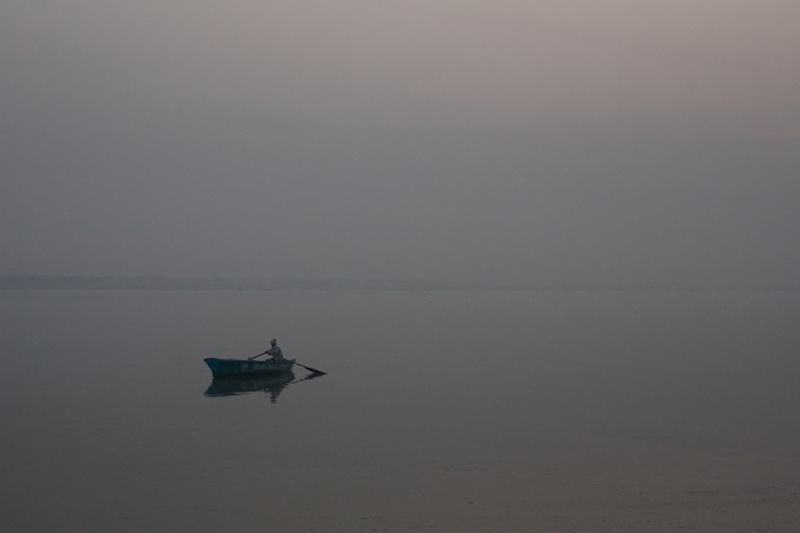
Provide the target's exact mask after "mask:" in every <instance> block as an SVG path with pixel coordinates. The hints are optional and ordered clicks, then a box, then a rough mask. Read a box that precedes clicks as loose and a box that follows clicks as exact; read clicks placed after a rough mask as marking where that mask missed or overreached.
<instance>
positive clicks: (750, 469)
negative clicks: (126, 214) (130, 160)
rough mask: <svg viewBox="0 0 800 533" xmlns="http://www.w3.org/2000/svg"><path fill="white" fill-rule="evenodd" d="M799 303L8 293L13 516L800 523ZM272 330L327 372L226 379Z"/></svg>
mask: <svg viewBox="0 0 800 533" xmlns="http://www.w3.org/2000/svg"><path fill="white" fill-rule="evenodd" d="M798 324H800V294H798V293H796V292H658V291H654V292H646V291H644V292H602V291H598V292H591V291H583V292H581V291H574V292H558V291H539V292H537V291H532V292H503V291H498V292H477V291H462V292H459V291H454V292H448V291H432V292H422V291H419V292H415V291H408V292H403V291H275V292H257V291H253V292H249V291H242V292H233V291H230V292H228V291H209V292H202V291H188V292H179V291H153V292H146V291H130V292H126V291H64V292H58V291H41V292H37V291H28V292H25V291H19V292H14V291H6V292H0V362H2V367H3V372H2V373H0V424H2V428H3V432H2V436H0V469H1V471H2V472H3V475H2V476H0V512H1V513H2V516H3V522H4V524H5V526H4V530H5V531H20V532H21V531H46V530H57V531H82V532H83V531H145V530H150V531H193V532H203V531H264V530H274V529H278V528H280V529H282V530H284V531H410V530H414V531H454V532H455V531H531V530H535V531H597V530H601V529H612V530H621V529H628V528H632V529H633V530H648V531H662V530H663V531H672V530H677V529H679V528H681V527H683V528H688V529H695V530H698V529H702V530H706V531H712V530H719V531H752V530H755V529H759V528H760V529H767V530H773V531H796V530H797V528H798V526H800V497H798V489H800V444H798V443H800V393H798V387H797V382H798V377H799V376H800V359H799V358H798V354H800V328H798V327H797V326H798ZM271 337H277V338H278V341H279V344H280V345H281V347H282V348H283V351H284V353H285V354H286V355H287V356H288V357H291V358H297V360H298V361H299V362H302V363H305V364H307V365H310V366H312V367H317V368H321V369H323V370H325V371H327V372H328V375H326V376H323V377H321V378H318V379H313V380H305V381H301V380H302V379H303V378H304V377H306V376H307V375H308V373H307V372H305V371H304V370H302V369H296V370H295V379H294V380H290V381H287V382H286V383H280V384H275V383H273V384H271V385H270V384H268V383H261V384H259V383H248V384H245V385H244V386H243V388H242V389H241V390H238V391H236V390H233V391H232V390H229V389H224V390H223V391H222V392H223V394H216V393H215V391H216V392H219V387H217V388H216V389H214V388H213V387H212V386H213V385H214V384H213V382H212V379H211V375H210V372H209V371H208V369H207V368H206V367H205V365H204V364H203V361H202V360H203V358H205V357H247V356H250V355H255V354H257V353H260V352H262V351H264V350H265V349H266V348H267V347H268V340H269V339H270V338H271ZM291 381H294V382H291ZM209 390H211V394H209Z"/></svg>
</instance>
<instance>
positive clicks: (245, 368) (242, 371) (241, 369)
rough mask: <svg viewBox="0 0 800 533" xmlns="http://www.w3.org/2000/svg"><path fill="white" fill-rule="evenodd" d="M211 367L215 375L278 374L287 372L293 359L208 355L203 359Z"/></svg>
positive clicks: (292, 363) (291, 365)
mask: <svg viewBox="0 0 800 533" xmlns="http://www.w3.org/2000/svg"><path fill="white" fill-rule="evenodd" d="M203 361H205V362H206V364H207V365H208V368H210V369H211V374H212V375H213V376H214V377H215V378H217V377H225V376H255V375H259V374H278V373H280V372H288V371H290V370H291V369H292V367H293V366H294V360H289V359H284V360H282V361H275V360H268V361H246V360H243V359H217V358H216V357H209V358H208V359H203Z"/></svg>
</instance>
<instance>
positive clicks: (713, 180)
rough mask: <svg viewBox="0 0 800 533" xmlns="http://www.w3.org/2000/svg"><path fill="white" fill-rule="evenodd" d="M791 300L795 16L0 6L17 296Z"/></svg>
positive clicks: (556, 7) (7, 233)
mask: <svg viewBox="0 0 800 533" xmlns="http://www.w3.org/2000/svg"><path fill="white" fill-rule="evenodd" d="M20 273H29V274H76V275H133V274H165V275H196V276H249V277H260V278H273V279H287V278H294V279H297V278H325V279H329V278H365V277H366V278H396V279H427V280H452V281H461V282H472V281H479V282H486V283H515V284H564V283H580V284H613V285H641V284H648V283H661V284H664V283H676V284H686V283H695V284H703V285H732V284H738V285H747V286H768V285H781V286H786V285H792V286H800V2H796V1H786V2H767V1H758V2H756V1H750V2H739V1H733V0H726V1H720V2H698V1H697V0H691V1H674V0H673V1H665V2H638V1H631V2H575V3H573V2H567V1H563V0H559V1H553V2H529V1H520V2H514V1H494V2H470V1H465V0H459V1H452V2H435V1H430V0H426V1H419V2H415V1H403V2H385V1H381V2H377V1H369V2H368V1H358V2H356V1H353V2H345V1H326V2H321V1H320V2H267V1H249V2H245V1H240V0H228V1H225V2H203V1H198V0H192V1H183V0H171V1H169V2H164V1H158V2H150V1H144V0H137V1H136V2H116V1H109V0H103V1H99V0H85V1H68V0H60V1H57V2H55V1H54V2H45V1H34V0H5V1H3V2H2V3H0V275H8V274H20Z"/></svg>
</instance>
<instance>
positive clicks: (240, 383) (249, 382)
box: [205, 370, 320, 403]
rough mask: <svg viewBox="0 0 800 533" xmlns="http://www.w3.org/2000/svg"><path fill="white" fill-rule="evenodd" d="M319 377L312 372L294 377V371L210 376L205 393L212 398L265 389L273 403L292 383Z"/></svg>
mask: <svg viewBox="0 0 800 533" xmlns="http://www.w3.org/2000/svg"><path fill="white" fill-rule="evenodd" d="M318 377H320V376H319V375H316V374H312V375H310V376H306V377H304V378H301V379H295V375H294V372H292V371H291V370H289V371H288V372H280V373H277V374H262V375H258V376H240V377H233V376H232V377H219V378H212V380H211V385H209V386H208V389H206V392H205V395H206V396H209V397H212V398H219V397H222V396H237V395H240V394H247V393H249V392H259V391H265V392H268V393H269V395H270V398H269V401H270V403H275V401H276V400H277V399H278V396H280V394H281V391H283V389H285V388H286V387H288V386H289V385H292V384H293V383H299V382H301V381H306V380H309V379H314V378H318Z"/></svg>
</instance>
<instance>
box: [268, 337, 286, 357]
mask: <svg viewBox="0 0 800 533" xmlns="http://www.w3.org/2000/svg"><path fill="white" fill-rule="evenodd" d="M269 343H270V344H271V345H272V348H270V349H269V350H267V355H269V356H270V357H272V358H273V359H274V360H276V361H283V352H282V351H281V349H280V348H279V347H278V341H277V340H275V339H272V340H271V341H269Z"/></svg>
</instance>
